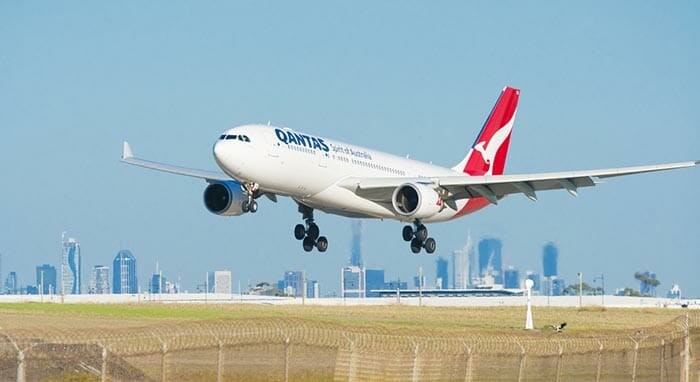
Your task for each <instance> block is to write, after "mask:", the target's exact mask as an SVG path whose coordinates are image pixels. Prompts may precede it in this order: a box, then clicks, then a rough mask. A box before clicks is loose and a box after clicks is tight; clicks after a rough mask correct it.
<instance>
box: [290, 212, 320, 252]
mask: <svg viewBox="0 0 700 382" xmlns="http://www.w3.org/2000/svg"><path fill="white" fill-rule="evenodd" d="M299 212H301V214H302V218H303V219H304V221H305V222H306V226H304V224H297V225H296V226H295V227H294V237H295V238H296V239H297V240H301V241H302V246H303V247H304V251H306V252H311V251H312V250H313V249H314V247H316V249H318V251H319V252H326V250H327V249H328V239H326V237H325V236H319V235H320V234H321V230H320V229H319V228H318V226H317V225H316V223H314V209H313V208H311V207H308V206H305V205H303V204H299Z"/></svg>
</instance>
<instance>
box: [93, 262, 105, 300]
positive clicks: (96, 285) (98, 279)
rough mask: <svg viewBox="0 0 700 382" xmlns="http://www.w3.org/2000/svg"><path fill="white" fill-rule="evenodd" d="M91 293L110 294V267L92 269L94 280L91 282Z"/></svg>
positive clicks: (96, 266) (102, 266) (98, 266)
mask: <svg viewBox="0 0 700 382" xmlns="http://www.w3.org/2000/svg"><path fill="white" fill-rule="evenodd" d="M90 293H92V294H109V267H108V266H106V265H95V267H94V268H92V278H91V280H90Z"/></svg>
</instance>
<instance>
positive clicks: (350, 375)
mask: <svg viewBox="0 0 700 382" xmlns="http://www.w3.org/2000/svg"><path fill="white" fill-rule="evenodd" d="M348 342H349V343H350V362H349V364H348V381H349V382H353V381H354V380H355V362H356V360H355V342H353V341H351V340H350V338H348Z"/></svg>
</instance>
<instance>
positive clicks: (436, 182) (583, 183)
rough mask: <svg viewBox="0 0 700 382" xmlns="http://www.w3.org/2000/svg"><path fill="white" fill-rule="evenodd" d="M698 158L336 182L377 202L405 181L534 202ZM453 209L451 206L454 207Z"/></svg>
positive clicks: (453, 193)
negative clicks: (519, 196)
mask: <svg viewBox="0 0 700 382" xmlns="http://www.w3.org/2000/svg"><path fill="white" fill-rule="evenodd" d="M698 164H700V161H691V162H678V163H667V164H658V165H650V166H638V167H624V168H610V169H602V170H588V171H571V172H552V173H541V174H523V175H482V176H469V175H454V176H453V175H449V176H438V177H425V178H397V177H393V178H392V177H386V178H362V177H351V178H345V179H343V180H341V181H340V182H339V183H338V185H339V186H340V187H343V188H346V189H348V190H350V191H352V192H354V193H355V194H357V195H358V196H360V197H363V198H365V199H368V200H372V201H374V202H377V203H391V198H392V195H393V192H394V190H395V189H396V187H398V186H400V185H402V184H404V183H417V184H424V185H427V186H429V187H432V188H433V189H435V190H436V191H437V192H438V193H440V194H441V196H442V198H443V200H444V201H446V202H447V203H446V204H447V205H451V204H452V205H454V203H450V202H451V201H454V200H459V199H466V198H478V197H484V198H486V199H487V200H488V201H489V202H491V203H493V204H497V203H498V199H499V198H501V197H503V196H505V195H509V194H518V193H520V194H524V195H525V196H526V197H527V198H528V199H530V200H532V201H537V191H545V190H557V189H563V190H567V191H568V192H569V193H570V194H571V195H574V196H576V195H577V190H578V188H579V187H591V186H595V185H596V181H594V180H593V178H599V179H605V178H612V177H616V176H623V175H632V174H641V173H645V172H655V171H666V170H673V169H678V168H684V167H692V166H696V165H698ZM453 208H454V207H453Z"/></svg>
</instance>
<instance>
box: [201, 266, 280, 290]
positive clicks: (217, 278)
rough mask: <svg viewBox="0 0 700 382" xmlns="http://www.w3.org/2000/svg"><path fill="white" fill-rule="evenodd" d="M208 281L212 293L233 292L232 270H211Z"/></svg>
mask: <svg viewBox="0 0 700 382" xmlns="http://www.w3.org/2000/svg"><path fill="white" fill-rule="evenodd" d="M285 275H286V274H285ZM208 283H209V291H210V292H212V293H222V294H231V271H211V272H209V281H208Z"/></svg>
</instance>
